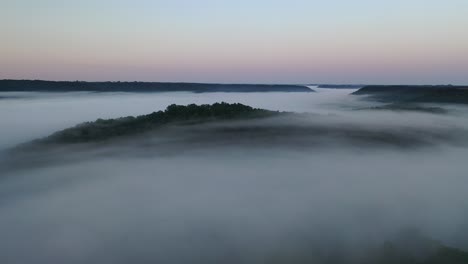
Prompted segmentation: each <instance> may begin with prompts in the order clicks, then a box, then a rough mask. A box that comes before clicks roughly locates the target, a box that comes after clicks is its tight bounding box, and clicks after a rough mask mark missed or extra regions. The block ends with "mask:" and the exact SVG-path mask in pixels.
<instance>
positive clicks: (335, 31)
mask: <svg viewBox="0 0 468 264" xmlns="http://www.w3.org/2000/svg"><path fill="white" fill-rule="evenodd" d="M467 14H468V1H466V0H446V1H441V0H424V1H423V0H393V1H387V0H385V1H384V0H355V1H347V0H346V1H345V0H342V1H338V0H330V1H313V0H308V1H307V0H284V1H279V0H278V1H275V0H269V1H267V0H250V1H249V0H236V1H222V0H197V1H195V0H153V1H150V0H134V1H122V0H120V1H119V0H113V1H111V0H101V1H99V0H94V1H92V0H82V1H69V0H61V1H59V0H42V1H35V0H0V34H1V36H2V38H1V42H0V43H1V44H0V79H6V78H7V79H47V80H88V81H95V80H121V81H133V80H138V81H184V82H225V83H360V84H367V83H375V84H448V83H451V84H468V15H467Z"/></svg>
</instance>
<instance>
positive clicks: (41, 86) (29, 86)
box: [0, 80, 314, 93]
mask: <svg viewBox="0 0 468 264" xmlns="http://www.w3.org/2000/svg"><path fill="white" fill-rule="evenodd" d="M18 91H23V92H34V91H36V92H73V91H83V92H194V93H208V92H243V93H248V92H314V90H312V89H311V88H308V87H307V86H305V85H292V84H222V83H187V82H137V81H135V82H120V81H112V82H111V81H109V82H85V81H44V80H0V92H18Z"/></svg>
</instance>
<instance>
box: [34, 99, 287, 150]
mask: <svg viewBox="0 0 468 264" xmlns="http://www.w3.org/2000/svg"><path fill="white" fill-rule="evenodd" d="M279 114H281V113H280V112H276V111H268V110H264V109H257V108H253V107H250V106H246V105H243V104H239V103H236V104H228V103H224V102H223V103H215V104H212V105H195V104H191V105H187V106H183V105H175V104H173V105H170V106H168V107H167V108H166V110H165V111H158V112H153V113H151V114H148V115H141V116H137V117H133V116H129V117H122V118H117V119H106V120H104V119H98V120H96V121H95V122H87V123H83V124H79V125H77V126H75V127H72V128H68V129H65V130H62V131H59V132H56V133H54V134H52V135H51V136H49V137H47V138H45V139H41V140H38V141H36V143H85V142H91V141H100V140H106V139H111V138H115V137H121V136H129V135H133V134H138V133H143V132H146V131H150V130H152V129H155V128H158V127H160V126H161V125H165V124H170V123H176V122H184V121H185V122H187V121H189V122H192V123H193V122H209V121H216V120H232V119H248V118H258V117H268V116H273V115H279Z"/></svg>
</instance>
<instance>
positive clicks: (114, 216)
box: [0, 90, 468, 264]
mask: <svg viewBox="0 0 468 264" xmlns="http://www.w3.org/2000/svg"><path fill="white" fill-rule="evenodd" d="M349 93H350V91H346V90H331V91H328V90H323V91H322V90H319V92H318V93H314V94H310V95H309V94H307V95H302V94H300V95H298V94H294V93H292V94H280V93H271V94H248V95H242V94H214V95H207V94H203V95H198V94H191V95H190V96H189V94H185V93H180V94H177V95H170V94H169V93H168V94H162V95H158V94H152V95H148V97H147V98H145V96H147V95H132V94H129V95H122V94H118V95H113V96H111V97H108V95H100V94H95V95H93V94H86V95H82V96H83V98H81V99H80V97H74V96H70V97H63V96H57V97H54V98H49V97H46V98H42V97H43V96H44V95H42V94H41V95H38V96H36V97H34V98H33V99H25V98H22V99H17V98H15V99H5V100H6V102H7V106H4V105H0V108H3V107H5V108H4V109H6V108H8V107H9V108H8V109H10V110H11V112H10V115H9V116H10V118H9V119H3V118H4V117H6V116H7V114H5V112H0V113H2V114H1V115H2V119H0V120H2V122H3V123H4V124H9V125H10V126H12V127H10V128H9V130H7V131H10V134H6V133H7V132H5V131H4V132H2V133H4V136H8V137H10V138H11V139H12V142H14V143H15V144H17V143H21V142H22V141H26V140H27V139H29V138H37V137H41V136H44V134H45V135H47V133H50V132H49V130H50V129H51V128H52V127H53V128H54V130H53V131H55V128H63V127H66V126H69V124H68V123H67V122H68V121H69V120H72V121H79V122H81V121H86V120H88V121H89V120H94V119H96V118H98V117H104V118H106V117H114V115H117V116H127V115H135V114H146V113H150V112H152V111H155V110H159V109H163V108H165V106H167V105H168V104H171V103H183V102H186V103H210V102H214V101H227V102H241V103H245V104H249V105H251V106H254V107H262V108H267V109H272V110H283V111H297V112H309V113H315V114H307V115H302V116H299V117H291V118H290V117H288V116H285V117H281V118H269V119H263V120H250V121H236V122H226V123H214V124H198V125H194V126H175V127H169V128H167V129H166V130H163V131H160V132H158V133H148V134H143V135H140V136H138V137H137V138H131V139H122V140H115V141H111V142H109V143H107V144H102V145H99V146H95V145H86V146H81V147H68V146H67V147H65V148H62V149H60V150H59V151H58V152H48V151H47V150H44V151H42V152H39V153H29V154H31V155H33V156H34V155H36V156H40V157H41V159H44V160H48V159H49V160H50V159H52V160H54V161H55V162H52V163H47V164H46V165H45V166H35V165H33V166H29V165H30V164H27V163H28V162H30V161H29V160H28V159H29V158H31V157H29V156H24V159H20V160H16V161H15V162H14V163H11V164H14V165H15V166H17V167H18V168H17V170H15V169H12V170H9V171H8V173H5V174H4V175H3V177H2V178H1V179H0V234H2V238H3V239H1V240H0V262H2V263H99V264H101V263H365V261H364V260H365V259H366V257H367V256H368V255H369V254H370V253H369V252H373V250H378V248H379V247H381V246H382V245H383V244H384V242H385V241H386V240H398V237H399V236H400V235H401V234H402V233H405V232H409V231H407V230H418V231H419V232H421V233H422V234H424V235H425V236H428V237H430V238H432V239H435V240H438V241H441V242H443V243H444V244H446V245H448V246H451V247H456V248H459V249H463V250H468V236H466V234H468V202H467V201H468V192H466V186H468V177H467V176H466V172H467V171H468V164H467V162H466V157H467V156H468V148H467V147H466V143H467V142H468V140H467V139H468V137H467V134H466V131H467V130H468V122H466V121H467V118H468V111H467V110H466V109H465V108H462V107H451V108H450V111H449V112H448V113H447V114H443V115H440V114H429V113H412V112H392V111H354V110H352V109H357V108H360V107H365V106H368V105H370V103H369V102H363V101H360V100H359V99H358V98H356V97H353V96H348V94H349ZM126 96H129V97H126ZM314 96H315V97H314ZM161 97H162V98H161ZM129 98H130V99H129ZM44 100H45V101H44ZM53 100H57V101H56V104H57V108H60V109H61V110H64V109H67V107H66V106H67V105H72V106H73V107H74V110H73V111H76V112H77V113H75V115H72V116H74V117H72V118H70V119H67V117H66V115H68V114H69V113H71V112H72V110H64V111H62V112H61V113H56V112H55V111H54V106H53V105H54V103H53V102H52V101H53ZM80 100H82V101H81V103H80ZM93 100H96V101H95V102H101V103H99V104H98V103H91V104H89V103H90V102H92V101H93ZM158 100H160V101H158ZM28 102H31V104H32V107H39V106H40V105H41V102H43V103H44V104H45V105H47V107H46V110H44V112H39V113H32V114H31V116H29V117H28V116H27V115H26V114H24V115H21V114H18V115H16V112H13V110H14V109H23V110H24V109H25V108H26V105H27V104H28ZM143 102H146V103H143ZM14 103H15V104H16V105H15V104H14ZM107 103H108V104H107ZM111 104H112V105H113V106H111ZM153 104H154V105H153ZM99 105H102V107H101V106H99ZM78 106H80V107H82V108H77V107H78ZM98 106H99V107H98ZM94 107H96V108H94ZM150 108H151V109H150ZM37 109H39V108H37ZM81 109H83V110H81ZM116 109H119V110H116ZM81 111H83V112H81ZM114 111H115V112H114ZM142 111H144V112H142ZM20 113H21V111H20ZM24 113H25V112H24ZM102 113H107V114H103V115H102V116H101V115H100V114H102ZM39 115H40V116H42V120H43V123H42V122H40V121H38V120H36V118H37V116H39ZM15 116H16V117H18V118H20V119H19V120H18V121H14V120H13V119H14V118H13V117H15ZM52 117H56V119H55V121H54V120H51V119H54V118H52ZM85 118H87V119H85ZM82 119H84V120H82ZM5 120H6V121H5ZM64 120H68V121H64ZM15 122H18V125H16V126H15V125H14V124H15ZM28 122H30V123H28ZM54 122H56V123H55V125H51V124H52V123H54ZM20 123H21V124H20ZM76 123H77V122H75V123H73V124H72V125H74V124H76ZM42 124H49V125H50V127H48V128H44V127H43V126H42ZM26 127H31V129H29V130H28V131H24V133H23V134H22V135H21V136H17V137H15V136H14V134H15V133H13V132H12V131H18V130H23V129H24V128H26ZM259 128H260V129H262V128H268V132H269V133H270V134H265V132H264V131H262V132H261V133H259V134H255V133H254V134H252V131H257V132H258V131H259ZM291 128H294V129H295V130H294V129H293V130H291ZM298 128H302V129H304V128H305V130H300V129H298ZM281 129H284V131H283V130H281ZM53 131H52V132H53ZM271 131H273V132H271ZM294 131H296V132H294ZM314 131H315V132H314ZM317 131H319V132H317ZM46 132H47V133H46ZM252 135H254V136H252ZM370 135H374V137H370ZM379 135H384V136H383V137H382V136H379ZM388 138H390V139H391V140H390V141H388ZM394 139H397V141H394ZM401 139H404V141H401ZM395 142H397V144H395ZM415 142H416V143H421V144H413V143H415ZM2 144H3V145H2V147H3V148H7V147H9V146H11V145H12V144H10V143H9V142H7V140H4V141H3V142H2ZM57 153H59V154H58V155H57ZM52 155H56V156H52ZM39 165H40V164H39ZM26 167H27V168H26ZM332 257H335V258H337V259H333V258H332ZM327 261H328V262H327Z"/></svg>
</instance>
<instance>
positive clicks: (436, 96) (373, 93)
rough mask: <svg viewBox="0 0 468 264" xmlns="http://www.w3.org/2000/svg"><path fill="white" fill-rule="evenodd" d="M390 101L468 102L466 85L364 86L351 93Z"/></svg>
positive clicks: (467, 87)
mask: <svg viewBox="0 0 468 264" xmlns="http://www.w3.org/2000/svg"><path fill="white" fill-rule="evenodd" d="M353 94H354V95H368V96H370V99H374V100H378V101H382V102H391V103H454V104H468V86H451V85H436V86H430V85H425V86H410V85H393V86H378V85H375V86H366V87H363V88H361V89H359V90H358V91H356V92H354V93H353Z"/></svg>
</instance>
